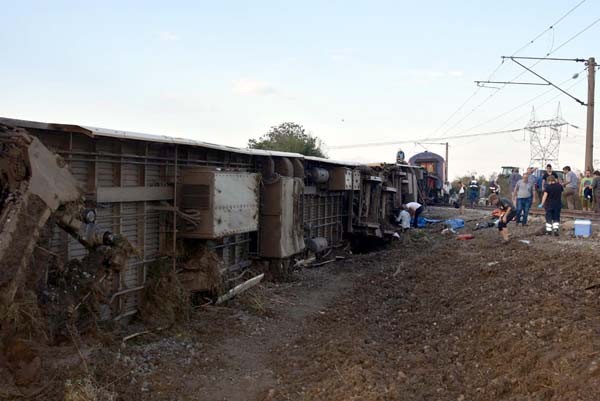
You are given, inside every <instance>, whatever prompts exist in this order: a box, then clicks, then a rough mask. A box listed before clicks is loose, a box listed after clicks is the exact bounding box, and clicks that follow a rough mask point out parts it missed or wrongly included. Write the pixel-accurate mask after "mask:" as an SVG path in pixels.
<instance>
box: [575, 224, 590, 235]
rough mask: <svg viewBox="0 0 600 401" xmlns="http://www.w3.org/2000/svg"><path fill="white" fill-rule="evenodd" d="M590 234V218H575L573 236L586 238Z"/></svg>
mask: <svg viewBox="0 0 600 401" xmlns="http://www.w3.org/2000/svg"><path fill="white" fill-rule="evenodd" d="M591 235H592V221H591V220H582V219H578V220H575V236H576V237H584V238H588V237H590V236H591Z"/></svg>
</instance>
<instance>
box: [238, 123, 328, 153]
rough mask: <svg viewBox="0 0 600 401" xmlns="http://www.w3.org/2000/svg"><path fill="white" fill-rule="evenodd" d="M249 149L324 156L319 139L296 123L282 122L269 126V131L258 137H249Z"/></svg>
mask: <svg viewBox="0 0 600 401" xmlns="http://www.w3.org/2000/svg"><path fill="white" fill-rule="evenodd" d="M248 147H249V148H251V149H265V150H279V151H283V152H293V153H300V154H303V155H305V156H317V157H326V156H325V152H323V150H322V149H321V140H320V139H319V138H317V137H314V136H312V135H310V134H307V133H306V131H305V129H304V127H303V126H301V125H300V124H296V123H291V122H288V123H282V124H279V125H278V126H276V127H271V129H270V130H269V132H267V133H266V134H265V135H263V136H261V137H260V138H259V139H250V140H249V141H248Z"/></svg>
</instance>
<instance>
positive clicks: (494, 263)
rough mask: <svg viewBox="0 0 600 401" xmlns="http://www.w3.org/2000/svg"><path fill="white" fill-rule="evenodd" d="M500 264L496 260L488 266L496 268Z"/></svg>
mask: <svg viewBox="0 0 600 401" xmlns="http://www.w3.org/2000/svg"><path fill="white" fill-rule="evenodd" d="M498 263H500V262H498V261H497V260H494V261H493V262H490V263H488V264H487V265H488V266H496V265H497V264H498Z"/></svg>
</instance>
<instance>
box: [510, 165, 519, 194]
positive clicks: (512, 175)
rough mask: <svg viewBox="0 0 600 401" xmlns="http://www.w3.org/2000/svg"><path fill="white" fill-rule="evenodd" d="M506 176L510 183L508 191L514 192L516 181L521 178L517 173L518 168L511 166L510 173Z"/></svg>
mask: <svg viewBox="0 0 600 401" xmlns="http://www.w3.org/2000/svg"><path fill="white" fill-rule="evenodd" d="M508 178H509V184H510V193H511V194H512V193H513V192H515V185H517V182H519V180H520V179H521V174H519V170H517V169H516V168H513V169H512V173H510V176H509V177H508Z"/></svg>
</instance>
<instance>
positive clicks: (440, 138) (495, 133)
mask: <svg viewBox="0 0 600 401" xmlns="http://www.w3.org/2000/svg"><path fill="white" fill-rule="evenodd" d="M567 81H568V80H567ZM567 81H564V82H563V83H565V82H567ZM581 82H583V79H581V78H580V79H579V80H578V81H576V82H575V83H573V85H570V86H569V87H567V89H571V88H573V87H574V86H576V85H578V84H580V83H581ZM549 92H551V91H546V92H544V93H542V94H540V95H538V96H536V97H534V98H532V99H530V100H528V101H527V102H524V103H522V104H520V105H519V106H517V107H514V108H512V109H511V110H508V111H507V112H504V113H502V114H501V115H498V116H496V117H495V118H494V120H495V119H497V118H499V117H502V116H504V115H506V114H508V113H510V112H512V111H514V110H516V109H518V108H521V107H524V106H526V105H528V104H531V103H532V102H533V101H534V100H536V99H538V98H540V97H542V96H544V95H547V94H548V93H549ZM560 96H562V93H558V94H557V95H555V96H553V97H552V98H551V99H549V100H548V101H546V102H544V103H542V104H540V105H538V106H537V107H538V108H539V107H543V106H545V105H547V104H549V103H551V102H553V101H554V100H556V99H557V98H559V97H560ZM528 115H529V113H528V114H524V115H520V116H519V117H517V118H516V119H514V120H512V121H510V122H509V123H507V124H505V125H504V126H503V127H502V128H501V129H500V130H497V131H489V132H478V133H472V134H468V133H465V134H460V135H454V136H441V137H437V138H422V139H413V140H403V141H388V142H369V143H362V144H354V145H340V146H331V147H329V149H352V148H359V147H377V146H387V145H398V144H403V143H415V144H421V143H423V142H426V141H449V140H453V139H463V138H477V137H482V136H490V135H499V134H507V133H514V132H519V131H521V130H522V128H518V129H508V130H505V129H504V128H505V127H507V126H510V125H513V124H515V123H516V122H518V121H519V120H521V119H523V118H524V117H527V116H528ZM488 122H491V120H490V121H486V122H484V123H480V124H479V125H483V124H486V123H488ZM569 125H570V126H573V125H571V124H569ZM475 127H476V126H475ZM475 127H472V128H475ZM573 127H574V126H573ZM472 128H471V129H472ZM471 129H470V130H471ZM465 132H466V131H465Z"/></svg>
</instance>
